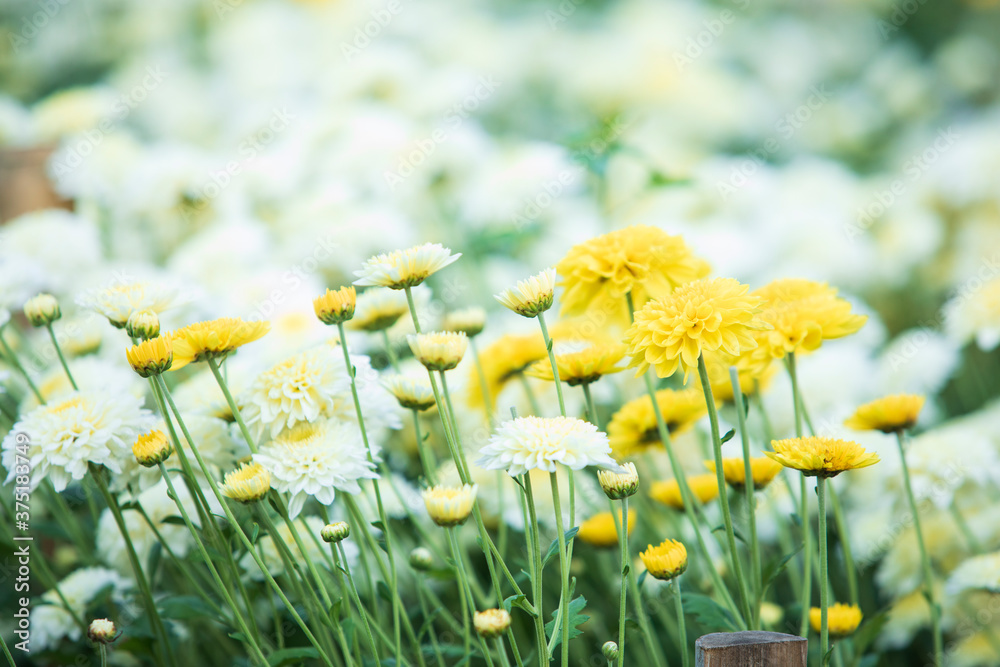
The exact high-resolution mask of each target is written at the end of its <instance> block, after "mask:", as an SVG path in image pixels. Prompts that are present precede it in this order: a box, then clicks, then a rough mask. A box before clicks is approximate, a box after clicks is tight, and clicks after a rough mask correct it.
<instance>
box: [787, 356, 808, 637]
mask: <svg viewBox="0 0 1000 667" xmlns="http://www.w3.org/2000/svg"><path fill="white" fill-rule="evenodd" d="M788 377H789V379H790V380H791V382H792V404H793V405H794V408H795V437H796V438H801V437H802V399H801V396H800V393H799V375H798V371H797V368H796V364H795V353H794V352H790V353H789V354H788ZM807 487H808V485H807V484H806V476H805V475H800V476H799V521H800V522H801V526H799V528H800V529H801V530H802V599H801V603H802V616H801V618H800V619H799V635H801V636H802V637H808V636H809V609H810V607H811V606H812V555H811V554H812V530H811V529H810V527H809V496H808V488H807Z"/></svg>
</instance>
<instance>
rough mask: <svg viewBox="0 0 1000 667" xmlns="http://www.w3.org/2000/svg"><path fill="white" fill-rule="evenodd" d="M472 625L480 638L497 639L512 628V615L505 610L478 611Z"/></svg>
mask: <svg viewBox="0 0 1000 667" xmlns="http://www.w3.org/2000/svg"><path fill="white" fill-rule="evenodd" d="M472 625H473V627H475V628H476V632H477V633H478V634H479V636H480V637H483V638H485V639H496V638H497V637H499V636H500V635H502V634H503V633H505V632H507V628H509V627H510V613H509V612H508V611H507V610H505V609H487V610H486V611H477V612H476V613H475V614H474V615H473V617H472Z"/></svg>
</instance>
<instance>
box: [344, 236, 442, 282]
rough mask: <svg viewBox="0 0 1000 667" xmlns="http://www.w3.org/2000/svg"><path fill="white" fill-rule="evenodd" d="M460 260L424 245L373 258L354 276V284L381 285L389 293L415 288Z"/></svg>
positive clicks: (431, 244)
mask: <svg viewBox="0 0 1000 667" xmlns="http://www.w3.org/2000/svg"><path fill="white" fill-rule="evenodd" d="M461 256H462V253H456V254H454V255H452V254H451V250H450V249H448V248H445V247H443V246H442V245H441V244H440V243H425V244H423V245H419V246H415V247H413V248H408V249H406V250H395V251H393V252H390V253H384V254H381V255H375V256H374V257H372V258H371V259H369V260H367V261H366V262H365V263H364V266H362V267H361V270H360V271H355V272H354V275H356V276H358V279H357V280H355V281H354V284H355V285H381V286H383V287H388V288H390V289H405V288H407V287H415V286H417V285H419V284H420V283H422V282H424V280H426V279H427V278H428V277H429V276H430V275H432V274H434V273H436V272H438V271H440V270H441V269H443V268H444V267H446V266H448V265H449V264H451V263H452V262H454V261H455V260H457V259H458V258H459V257H461Z"/></svg>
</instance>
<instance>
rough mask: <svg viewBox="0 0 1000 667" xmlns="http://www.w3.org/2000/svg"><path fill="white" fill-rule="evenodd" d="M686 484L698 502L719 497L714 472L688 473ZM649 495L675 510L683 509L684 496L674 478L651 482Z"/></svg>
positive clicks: (717, 481)
mask: <svg viewBox="0 0 1000 667" xmlns="http://www.w3.org/2000/svg"><path fill="white" fill-rule="evenodd" d="M687 485H688V488H689V489H691V493H692V494H693V495H694V497H695V498H697V499H698V502H700V503H707V502H710V501H712V500H715V499H716V498H718V497H719V480H718V479H717V478H716V476H715V474H714V473H705V474H704V475H689V476H688V478H687ZM649 497H650V498H652V499H653V500H655V501H657V502H660V503H663V504H664V505H667V506H668V507H673V508H674V509H675V510H683V509H684V497H683V496H682V495H681V487H680V485H679V484H678V483H677V480H676V479H668V480H666V481H659V482H653V485H652V486H651V487H650V489H649Z"/></svg>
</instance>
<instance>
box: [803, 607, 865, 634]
mask: <svg viewBox="0 0 1000 667" xmlns="http://www.w3.org/2000/svg"><path fill="white" fill-rule="evenodd" d="M820 614H821V610H820V608H819V607H812V608H810V609H809V625H811V626H812V629H813V632H819V631H820V623H821V620H822V619H821V618H820ZM859 625H861V609H860V608H859V607H858V606H857V605H853V604H843V603H840V602H838V603H836V604H834V605H832V606H830V607H827V610H826V627H827V630H829V632H830V636H831V637H846V636H847V635H851V634H854V631H855V630H857V629H858V626H859Z"/></svg>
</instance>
